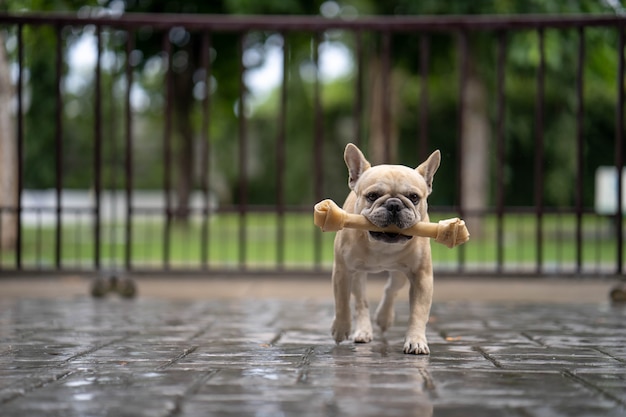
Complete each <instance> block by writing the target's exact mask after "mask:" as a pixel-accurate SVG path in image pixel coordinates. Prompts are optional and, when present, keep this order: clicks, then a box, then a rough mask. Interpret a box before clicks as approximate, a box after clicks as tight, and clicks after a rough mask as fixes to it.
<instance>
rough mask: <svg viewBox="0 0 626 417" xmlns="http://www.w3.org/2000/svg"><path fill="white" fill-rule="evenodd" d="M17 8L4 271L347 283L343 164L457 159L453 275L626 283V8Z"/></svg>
mask: <svg viewBox="0 0 626 417" xmlns="http://www.w3.org/2000/svg"><path fill="white" fill-rule="evenodd" d="M558 3H559V4H555V2H552V1H547V0H533V1H526V2H513V1H498V2H490V1H473V2H440V1H435V0H433V1H419V2H418V1H409V0H394V1H387V2H376V1H369V0H346V1H300V0H292V1H284V0H280V1H262V2H259V1H247V0H223V1H204V0H202V1H201V0H198V1H185V2H172V1H167V0H128V1H122V0H114V1H106V0H98V1H96V0H94V1H88V2H84V1H80V2H78V1H76V2H75V1H53V2H50V1H34V0H33V1H23V0H22V1H11V0H4V1H3V2H2V3H1V4H0V12H2V14H1V15H0V100H1V101H0V236H1V237H2V242H1V243H2V244H1V246H0V268H1V269H2V271H3V272H7V273H9V274H10V273H13V272H15V271H44V272H45V271H101V270H128V271H151V272H161V271H170V272H171V271H186V272H196V271H198V272H206V271H214V272H233V271H234V272H238V273H239V272H269V273H280V272H287V273H298V272H307V273H308V272H322V273H326V272H328V271H329V270H330V266H331V263H332V239H333V235H332V234H322V232H320V231H319V230H317V229H316V228H315V227H314V226H313V224H312V216H311V211H312V206H313V204H314V203H315V202H317V201H319V200H321V199H323V198H332V199H334V200H335V201H337V202H341V201H343V199H344V198H345V195H346V194H347V191H348V187H347V171H346V168H345V165H344V162H343V149H344V147H345V145H346V144H347V143H348V142H354V143H357V144H358V145H359V146H360V147H361V148H362V149H363V151H364V152H365V154H366V155H367V156H368V158H369V159H370V161H371V162H373V163H400V164H405V165H409V166H417V165H418V164H419V163H420V162H422V161H423V160H424V159H425V158H426V157H427V156H428V155H429V154H430V153H431V152H432V151H434V150H435V149H440V150H441V152H442V164H441V167H440V169H439V171H438V172H437V174H436V176H435V184H434V191H433V194H432V195H431V197H430V198H429V204H430V207H431V213H432V215H431V219H432V220H435V221H436V220H439V219H442V218H447V217H451V216H460V217H463V218H464V219H465V220H466V222H467V224H468V228H469V229H470V233H471V234H472V240H471V241H470V242H469V243H468V244H466V245H464V246H462V247H459V248H456V249H453V250H449V249H447V248H445V247H443V246H440V245H437V244H436V243H433V257H434V261H435V268H436V272H437V273H440V274H446V273H450V274H458V273H464V274H475V275H480V276H488V275H494V276H495V275H497V276H500V275H507V274H509V275H520V274H522V275H524V274H525V275H539V276H545V275H577V276H578V275H590V276H615V275H618V276H619V275H621V274H622V273H623V256H624V250H623V222H622V214H621V213H622V210H623V207H624V204H623V202H622V200H623V195H624V193H623V192H622V183H623V180H622V176H621V175H619V173H620V172H621V167H622V166H623V149H624V148H623V131H624V125H623V113H624V105H623V90H624V88H623V69H624V66H623V48H624V43H623V42H624V34H623V27H622V25H623V15H624V8H623V7H622V5H621V3H620V2H619V1H616V0H606V1H591V0H590V1H580V2H558Z"/></svg>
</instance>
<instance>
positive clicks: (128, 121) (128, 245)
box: [124, 29, 135, 270]
mask: <svg viewBox="0 0 626 417" xmlns="http://www.w3.org/2000/svg"><path fill="white" fill-rule="evenodd" d="M127 36H128V39H127V42H126V92H125V93H126V95H125V97H124V100H125V112H126V114H125V115H124V122H125V124H124V130H125V133H126V134H125V139H126V143H125V145H126V150H125V152H126V155H125V159H124V171H125V173H124V175H125V177H126V181H125V183H126V184H125V185H126V190H125V192H126V225H125V226H126V227H125V229H126V230H125V236H124V245H125V246H124V264H125V268H126V270H130V269H131V267H132V242H133V226H132V225H133V204H132V198H133V122H132V117H133V113H132V108H131V104H130V92H131V89H132V86H133V69H132V67H131V64H130V54H131V52H132V51H133V49H134V48H135V32H134V30H132V29H129V30H128V32H127Z"/></svg>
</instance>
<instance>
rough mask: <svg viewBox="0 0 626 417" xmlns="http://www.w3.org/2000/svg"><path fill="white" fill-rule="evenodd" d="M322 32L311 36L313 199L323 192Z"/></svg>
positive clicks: (318, 249) (318, 252)
mask: <svg viewBox="0 0 626 417" xmlns="http://www.w3.org/2000/svg"><path fill="white" fill-rule="evenodd" d="M322 35H323V34H322V33H319V32H318V33H315V34H314V38H313V63H314V66H315V83H314V86H313V88H314V91H313V105H314V116H315V117H314V123H315V126H314V135H315V136H314V138H313V140H314V144H313V146H314V149H313V155H314V156H313V172H314V188H315V189H314V198H315V201H319V200H321V199H322V194H323V192H324V184H323V183H324V177H323V170H322V167H323V164H324V161H323V154H324V136H323V125H322V123H323V119H322V105H321V94H320V71H319V47H320V37H321V36H322ZM313 236H314V242H313V243H314V244H313V247H314V263H315V269H316V270H319V269H321V264H322V234H321V233H314V234H313Z"/></svg>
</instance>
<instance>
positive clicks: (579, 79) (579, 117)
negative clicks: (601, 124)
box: [576, 27, 585, 274]
mask: <svg viewBox="0 0 626 417" xmlns="http://www.w3.org/2000/svg"><path fill="white" fill-rule="evenodd" d="M584 77H585V31H584V29H583V28H582V27H581V28H578V70H577V75H576V273H578V274H580V273H581V272H582V266H583V236H582V226H583V211H584V207H583V195H584V177H583V174H584V169H585V165H584V152H585V149H584V146H585V138H584V116H585V102H584V100H585V98H584Z"/></svg>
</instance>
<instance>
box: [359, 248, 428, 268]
mask: <svg viewBox="0 0 626 417" xmlns="http://www.w3.org/2000/svg"><path fill="white" fill-rule="evenodd" d="M368 249H369V250H364V251H360V253H355V254H353V255H354V256H352V257H349V260H348V263H349V264H350V266H351V267H352V269H355V270H357V271H365V272H382V271H405V272H408V271H410V270H415V269H416V268H417V267H418V266H419V265H420V264H421V262H422V256H423V255H422V254H421V253H420V252H419V251H418V250H417V248H404V249H403V250H398V251H389V250H383V251H380V250H375V249H372V248H368Z"/></svg>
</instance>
